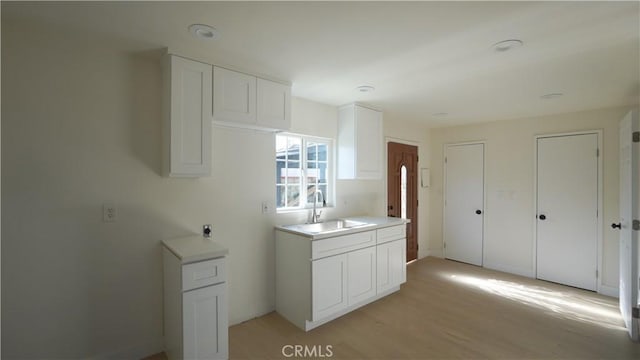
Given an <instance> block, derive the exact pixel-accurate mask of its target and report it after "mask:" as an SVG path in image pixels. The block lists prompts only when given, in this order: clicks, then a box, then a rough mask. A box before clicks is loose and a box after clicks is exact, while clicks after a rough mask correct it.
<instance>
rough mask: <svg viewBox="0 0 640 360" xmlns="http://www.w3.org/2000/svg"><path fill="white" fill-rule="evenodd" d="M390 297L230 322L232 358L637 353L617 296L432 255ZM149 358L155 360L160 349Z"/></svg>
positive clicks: (630, 355)
mask: <svg viewBox="0 0 640 360" xmlns="http://www.w3.org/2000/svg"><path fill="white" fill-rule="evenodd" d="M407 280H408V281H407V283H406V284H404V285H403V286H402V288H401V290H400V291H399V292H397V293H395V294H393V295H390V296H388V297H386V298H383V299H381V300H379V301H376V302H374V303H372V304H369V305H367V306H365V307H363V308H360V309H358V310H356V311H355V312H352V313H350V314H348V315H345V316H343V317H341V318H339V319H336V320H334V321H332V322H330V323H328V324H325V325H323V326H320V327H318V328H316V329H314V330H312V331H310V332H306V333H305V332H304V331H302V330H300V329H298V328H297V327H295V326H294V325H292V324H290V323H289V322H288V321H287V320H285V319H284V318H282V317H281V316H280V315H278V314H277V313H275V312H273V313H270V314H267V315H265V316H262V317H259V318H256V319H253V320H250V321H247V322H244V323H242V324H238V325H235V326H232V327H231V328H230V329H229V343H230V344H229V345H230V357H231V359H284V358H291V359H294V358H300V357H295V356H294V357H287V356H285V355H291V354H292V348H290V347H289V348H286V349H285V354H283V346H285V345H294V346H295V345H307V346H308V348H309V349H312V348H313V347H314V346H315V348H316V353H315V355H316V356H311V357H307V358H312V357H313V358H316V359H317V358H322V357H321V356H318V355H320V353H319V352H318V351H320V349H322V355H325V356H324V357H325V358H328V356H327V355H329V352H328V351H327V346H328V345H331V355H332V356H331V358H332V359H640V344H638V343H633V342H631V341H630V340H629V338H628V336H627V333H626V331H625V330H624V328H623V323H622V319H621V318H620V315H619V312H618V302H617V299H614V298H609V297H605V296H601V295H598V294H595V293H592V292H589V291H584V290H579V289H575V288H571V287H566V286H562V285H557V284H553V283H549V282H544V281H539V280H534V279H529V278H524V277H519V276H515V275H510V274H505V273H501V272H497V271H491V270H487V269H483V268H479V267H476V266H472V265H466V264H462V263H457V262H454V261H448V260H443V259H438V258H433V257H428V258H425V259H422V260H419V261H416V262H414V263H412V264H410V265H409V267H408V269H407ZM149 359H154V360H163V359H165V356H164V354H158V355H155V356H154V357H151V358H149Z"/></svg>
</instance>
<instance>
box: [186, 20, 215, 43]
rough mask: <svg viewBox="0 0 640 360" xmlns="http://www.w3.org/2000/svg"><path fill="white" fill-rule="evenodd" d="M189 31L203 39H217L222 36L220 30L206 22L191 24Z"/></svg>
mask: <svg viewBox="0 0 640 360" xmlns="http://www.w3.org/2000/svg"><path fill="white" fill-rule="evenodd" d="M189 32H190V33H191V35H193V36H195V37H196V38H198V39H201V40H217V39H219V38H220V32H219V31H218V30H217V29H215V28H213V27H211V26H209V25H204V24H193V25H191V26H189Z"/></svg>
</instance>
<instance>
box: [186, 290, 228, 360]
mask: <svg viewBox="0 0 640 360" xmlns="http://www.w3.org/2000/svg"><path fill="white" fill-rule="evenodd" d="M225 294H226V284H224V283H223V284H218V285H214V286H207V287H204V288H200V289H197V290H192V291H187V292H185V293H183V295H182V313H183V342H184V358H185V359H227V358H228V355H229V354H228V352H229V351H228V343H229V340H228V331H229V325H228V318H227V300H226V295H225Z"/></svg>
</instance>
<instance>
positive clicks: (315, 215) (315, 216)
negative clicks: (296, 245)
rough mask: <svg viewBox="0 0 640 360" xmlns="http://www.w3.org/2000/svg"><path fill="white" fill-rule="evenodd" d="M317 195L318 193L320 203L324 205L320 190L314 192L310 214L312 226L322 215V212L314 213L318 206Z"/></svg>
mask: <svg viewBox="0 0 640 360" xmlns="http://www.w3.org/2000/svg"><path fill="white" fill-rule="evenodd" d="M318 193H320V196H322V203H323V205H324V195H323V194H322V190H316V191H315V192H314V193H313V212H312V213H311V223H312V224H316V223H319V222H320V215H322V210H320V212H317V211H316V208H317V206H318Z"/></svg>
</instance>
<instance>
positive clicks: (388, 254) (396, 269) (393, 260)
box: [376, 239, 407, 293]
mask: <svg viewBox="0 0 640 360" xmlns="http://www.w3.org/2000/svg"><path fill="white" fill-rule="evenodd" d="M376 251H377V262H378V266H377V281H378V283H377V291H378V293H382V292H385V291H387V290H390V289H392V288H394V287H395V286H398V285H399V284H402V283H404V282H405V281H406V268H407V266H406V263H407V242H406V240H405V239H400V240H395V241H392V242H388V243H385V244H380V245H378V246H377V247H376Z"/></svg>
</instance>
